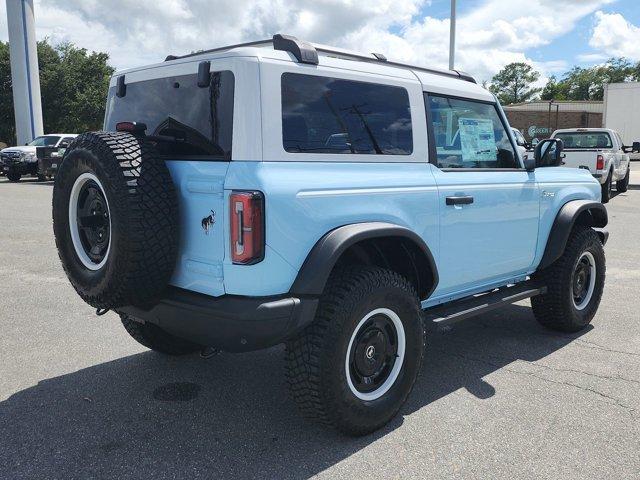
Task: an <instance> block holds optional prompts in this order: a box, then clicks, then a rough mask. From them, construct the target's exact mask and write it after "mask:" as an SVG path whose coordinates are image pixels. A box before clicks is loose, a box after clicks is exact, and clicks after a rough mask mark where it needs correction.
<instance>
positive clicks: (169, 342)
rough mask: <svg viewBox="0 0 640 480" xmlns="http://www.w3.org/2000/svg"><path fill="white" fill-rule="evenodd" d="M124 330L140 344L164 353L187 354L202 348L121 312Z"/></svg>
mask: <svg viewBox="0 0 640 480" xmlns="http://www.w3.org/2000/svg"><path fill="white" fill-rule="evenodd" d="M120 320H121V321H122V325H123V326H124V328H125V330H126V331H127V332H128V333H129V335H131V336H132V337H133V339H134V340H135V341H136V342H138V343H139V344H140V345H143V346H145V347H147V348H150V349H151V350H154V351H156V352H160V353H164V354H165V355H187V354H189V353H193V352H197V351H199V350H202V345H198V344H196V343H193V342H190V341H188V340H185V339H183V338H180V337H176V336H174V335H171V334H170V333H168V332H166V331H164V330H162V329H161V328H160V327H158V326H157V325H154V324H152V323H149V322H146V323H140V322H136V321H135V320H132V319H131V317H129V316H128V315H126V314H124V313H121V314H120Z"/></svg>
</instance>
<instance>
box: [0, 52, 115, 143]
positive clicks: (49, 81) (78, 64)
mask: <svg viewBox="0 0 640 480" xmlns="http://www.w3.org/2000/svg"><path fill="white" fill-rule="evenodd" d="M108 59H109V56H108V55H107V54H106V53H96V52H91V53H88V52H87V50H86V49H84V48H77V47H75V46H74V45H72V44H70V43H63V44H59V45H55V46H53V45H50V44H49V43H48V42H47V40H43V41H40V42H38V65H39V70H40V91H41V96H42V117H43V123H44V131H45V133H49V132H66V133H80V132H86V131H89V130H98V129H100V128H101V127H102V121H103V118H104V108H105V101H106V96H107V90H108V88H109V77H110V76H111V74H112V73H113V68H112V67H111V66H109V64H108V63H107V62H108ZM5 65H6V67H5ZM0 141H4V142H6V143H14V142H15V130H14V119H13V97H12V93H11V72H10V68H9V44H8V43H2V42H0Z"/></svg>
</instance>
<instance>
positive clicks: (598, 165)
mask: <svg viewBox="0 0 640 480" xmlns="http://www.w3.org/2000/svg"><path fill="white" fill-rule="evenodd" d="M596 170H604V157H603V156H602V155H598V158H597V160H596Z"/></svg>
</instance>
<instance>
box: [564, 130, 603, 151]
mask: <svg viewBox="0 0 640 480" xmlns="http://www.w3.org/2000/svg"><path fill="white" fill-rule="evenodd" d="M555 138H559V139H560V140H562V141H563V142H564V148H611V146H612V144H611V137H610V136H609V134H608V133H607V132H570V133H569V132H567V133H558V134H557V135H556V136H555Z"/></svg>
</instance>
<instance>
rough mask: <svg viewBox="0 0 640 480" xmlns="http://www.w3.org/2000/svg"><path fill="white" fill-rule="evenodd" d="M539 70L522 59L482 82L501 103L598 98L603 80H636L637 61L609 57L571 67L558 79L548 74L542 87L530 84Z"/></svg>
mask: <svg viewBox="0 0 640 480" xmlns="http://www.w3.org/2000/svg"><path fill="white" fill-rule="evenodd" d="M539 79H540V72H538V71H536V70H535V69H534V68H533V67H532V66H531V65H529V64H527V63H524V62H515V63H510V64H508V65H506V66H505V67H504V68H503V69H502V70H500V71H499V72H498V73H497V74H496V75H494V76H493V78H492V79H491V82H485V83H484V85H485V86H486V87H488V88H489V90H491V91H492V92H493V93H495V94H496V96H497V97H498V99H499V100H500V102H501V103H502V104H505V105H508V104H511V103H522V102H528V101H531V100H537V99H540V100H602V99H603V97H604V86H605V84H607V83H620V82H637V81H640V62H637V63H632V62H631V61H630V60H628V59H626V58H610V59H609V60H608V61H607V62H606V63H604V64H602V65H594V66H592V67H573V68H572V69H571V70H569V71H568V72H566V73H565V74H564V75H562V76H561V77H560V78H558V77H556V76H555V75H552V76H551V77H549V79H548V81H547V84H546V85H545V86H544V87H543V88H535V87H534V86H533V85H534V84H535V82H537V81H538V80H539Z"/></svg>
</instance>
